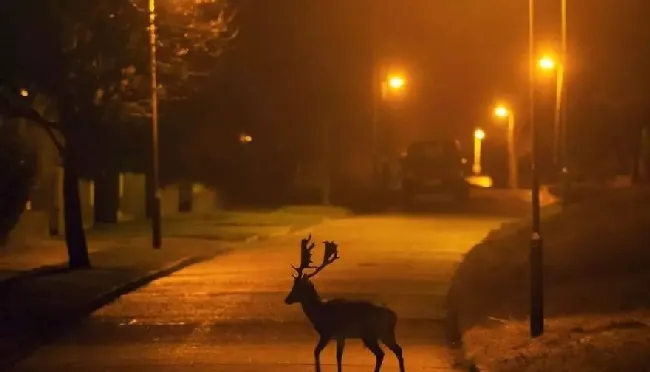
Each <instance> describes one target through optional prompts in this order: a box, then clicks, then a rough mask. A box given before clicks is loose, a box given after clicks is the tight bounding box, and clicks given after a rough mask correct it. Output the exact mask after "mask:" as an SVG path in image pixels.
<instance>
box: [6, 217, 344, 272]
mask: <svg viewBox="0 0 650 372" xmlns="http://www.w3.org/2000/svg"><path fill="white" fill-rule="evenodd" d="M347 215H348V212H347V211H346V210H345V209H343V208H339V207H321V206H300V207H296V206H291V207H283V208H280V209H276V210H271V211H261V210H260V211H238V212H215V213H212V214H203V215H196V214H187V215H178V216H176V217H173V218H166V219H164V220H163V230H162V232H163V237H164V239H165V240H166V239H168V238H174V239H178V238H190V239H205V240H215V241H222V242H241V241H248V240H255V239H264V238H268V237H273V236H278V235H283V234H287V233H289V232H291V231H295V230H300V229H303V228H306V227H308V226H313V225H317V224H319V223H321V222H323V221H325V220H328V219H331V218H341V217H345V216H347ZM150 234H151V227H150V225H149V223H148V222H146V221H142V222H127V223H120V224H117V225H108V226H97V227H96V228H94V229H91V230H89V231H87V232H86V236H87V238H88V249H89V251H90V253H91V254H92V253H95V252H99V251H103V250H105V249H107V248H111V247H114V246H115V245H116V243H118V245H124V244H135V242H138V241H142V243H137V244H144V246H150V245H151V242H150V241H149V240H147V239H150V238H149V236H150ZM163 244H165V243H163ZM66 261H67V251H66V246H65V242H64V241H63V239H61V238H52V239H30V238H27V239H25V242H24V244H22V245H20V246H17V247H4V248H2V247H0V283H2V282H4V281H6V280H14V279H16V278H20V277H24V276H25V275H34V274H39V273H46V272H48V271H52V270H54V271H56V269H57V268H60V266H61V265H64V264H65V262H66Z"/></svg>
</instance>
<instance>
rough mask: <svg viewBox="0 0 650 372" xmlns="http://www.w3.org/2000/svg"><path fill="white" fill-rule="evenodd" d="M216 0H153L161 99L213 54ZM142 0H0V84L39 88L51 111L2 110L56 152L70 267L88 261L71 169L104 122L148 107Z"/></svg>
mask: <svg viewBox="0 0 650 372" xmlns="http://www.w3.org/2000/svg"><path fill="white" fill-rule="evenodd" d="M224 1H225V0H198V1H197V0H157V3H159V4H161V7H160V9H159V12H158V15H159V16H160V19H159V22H158V24H160V30H159V35H160V38H159V41H158V43H157V45H156V46H157V48H158V49H159V53H158V54H159V60H160V61H161V64H160V65H161V67H164V68H161V74H160V85H159V86H158V87H157V89H160V90H161V93H163V94H162V95H161V98H163V99H164V98H176V97H177V96H180V97H183V96H185V92H187V91H188V90H189V91H191V90H192V88H193V84H194V82H193V79H192V77H193V76H195V75H197V74H199V73H200V75H205V74H206V73H208V72H209V70H210V69H209V66H210V63H208V61H210V58H214V56H216V55H218V54H219V50H220V47H221V45H220V42H219V40H220V38H221V37H222V36H223V34H225V33H227V32H228V29H227V18H226V17H225V14H226V13H225V12H226V8H225V6H226V5H225V2H224ZM147 3H148V2H147V1H146V0H94V1H79V0H21V1H19V2H12V4H11V5H10V6H6V7H2V9H0V33H2V34H3V35H12V36H13V37H10V38H8V37H4V38H2V40H0V47H1V48H2V50H3V52H4V58H3V59H1V60H0V85H4V86H8V88H7V89H5V90H8V91H12V92H16V91H19V90H20V88H26V89H27V90H28V91H29V92H30V93H31V94H30V96H34V95H36V96H39V95H40V96H47V97H49V98H50V99H49V101H50V102H52V104H53V105H54V108H55V111H56V119H57V120H56V122H48V121H47V120H44V119H43V118H42V117H40V118H38V117H36V118H33V117H31V116H33V115H31V113H33V112H36V111H35V110H25V109H23V108H21V109H16V107H14V106H13V105H12V102H13V101H15V100H12V99H5V98H4V97H0V109H1V110H2V111H1V112H5V113H10V114H11V115H13V116H28V115H26V114H25V113H30V119H32V121H35V122H37V123H40V124H42V125H43V126H44V128H46V129H47V130H48V131H49V133H50V137H51V138H52V140H53V141H54V142H55V143H56V145H57V147H58V148H59V150H60V151H61V154H62V157H63V165H64V169H65V172H64V181H63V185H64V186H63V190H64V210H65V224H66V243H67V246H68V253H69V255H70V257H69V258H70V266H71V267H89V261H88V252H87V244H86V241H85V235H84V232H83V227H82V219H81V205H80V201H79V190H78V182H77V181H78V177H79V174H80V169H81V168H84V167H85V166H87V165H88V162H87V161H86V160H88V159H93V158H97V157H101V154H102V151H103V150H105V149H106V147H105V146H102V144H105V143H106V140H107V138H110V137H107V136H106V135H105V134H106V133H110V130H111V124H114V123H115V122H121V121H124V120H126V119H129V118H130V117H132V116H144V115H147V110H146V109H143V107H145V106H146V107H149V106H150V105H149V103H148V101H147V100H145V99H143V97H145V96H146V95H147V92H148V87H149V86H150V85H151V84H148V82H147V79H146V78H145V76H148V75H149V74H148V72H149V70H148V68H149V67H150V65H149V63H148V61H149V38H148V34H147V25H148V14H147V7H145V5H147ZM2 88H3V86H0V89H2ZM127 103H130V105H129V104H127ZM45 111H46V110H45ZM38 114H40V115H43V112H39V113H38ZM34 119H35V120H34ZM53 130H57V131H58V132H59V133H60V134H61V135H62V137H63V140H62V141H58V139H57V136H56V135H54V133H53ZM84 163H86V164H84ZM92 165H93V164H92V162H91V165H90V167H91V168H92Z"/></svg>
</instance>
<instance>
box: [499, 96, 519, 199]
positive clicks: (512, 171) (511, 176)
mask: <svg viewBox="0 0 650 372" xmlns="http://www.w3.org/2000/svg"><path fill="white" fill-rule="evenodd" d="M494 116H496V117H498V118H507V119H508V140H507V142H508V184H509V186H510V188H511V189H513V190H516V189H517V188H518V186H517V181H518V178H519V177H518V175H517V157H516V154H515V113H514V112H513V111H512V110H510V109H508V108H507V107H506V106H503V105H499V106H496V107H495V108H494Z"/></svg>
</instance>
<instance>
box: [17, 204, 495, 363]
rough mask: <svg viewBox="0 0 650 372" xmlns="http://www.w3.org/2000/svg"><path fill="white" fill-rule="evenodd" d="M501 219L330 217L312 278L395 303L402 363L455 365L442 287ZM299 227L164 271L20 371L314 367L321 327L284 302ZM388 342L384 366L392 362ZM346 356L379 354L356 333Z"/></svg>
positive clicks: (333, 289)
mask: <svg viewBox="0 0 650 372" xmlns="http://www.w3.org/2000/svg"><path fill="white" fill-rule="evenodd" d="M503 221H504V217H496V216H487V215H485V214H468V213H453V214H436V215H425V214H423V215H411V216H405V215H399V214H393V215H383V216H375V217H357V218H353V219H349V220H338V221H333V222H329V223H326V224H324V225H321V226H319V227H317V228H315V229H313V231H312V232H313V234H314V238H315V239H316V240H317V241H318V242H320V241H322V240H335V241H337V242H338V243H339V244H340V248H339V250H340V254H341V259H340V260H338V261H337V262H336V263H334V264H333V265H332V266H330V267H328V268H326V269H325V270H324V271H323V272H321V273H320V274H319V275H318V276H317V277H315V278H314V283H315V284H316V287H317V289H318V290H319V292H320V293H321V295H322V296H323V297H325V298H331V297H337V296H342V297H349V298H365V299H370V300H373V301H378V302H382V303H385V304H386V305H388V306H389V307H391V308H392V309H393V310H395V311H396V312H397V314H398V316H399V321H398V330H397V337H398V341H399V342H400V343H401V344H402V346H403V348H404V357H405V360H406V369H407V371H452V370H454V369H453V367H452V364H453V361H452V359H453V358H452V356H451V354H450V352H449V351H448V350H447V349H446V347H445V343H444V324H443V322H442V319H443V317H444V296H445V291H446V289H447V286H448V283H449V280H450V278H451V275H452V273H453V271H454V269H455V267H456V266H457V264H458V262H459V260H460V258H461V255H462V254H463V253H464V252H466V251H467V250H468V249H469V248H470V247H471V246H472V245H473V244H474V243H475V242H477V241H478V240H480V239H481V238H483V237H484V236H485V234H486V233H487V232H488V231H489V230H490V229H492V228H495V227H497V226H498V225H499V224H500V223H501V222H503ZM300 237H301V236H299V235H297V234H296V235H291V236H284V237H279V238H275V239H273V240H268V241H260V242H253V243H248V244H246V245H243V246H241V248H240V249H238V250H237V251H234V252H232V253H229V254H227V255H224V256H220V257H218V258H216V259H214V260H212V261H209V262H205V263H202V264H198V265H195V266H191V267H189V268H187V269H185V270H182V271H180V272H178V273H176V274H174V275H172V276H170V277H167V278H163V279H161V280H158V281H156V282H154V283H152V284H150V285H149V286H147V287H145V288H142V289H141V290H139V291H137V292H134V293H132V294H130V295H127V296H124V297H123V298H121V299H120V300H118V301H116V302H115V303H113V304H111V305H109V306H106V307H105V308H103V309H100V310H99V311H97V312H96V313H95V314H93V315H92V316H91V317H90V318H89V319H87V320H86V321H85V322H84V323H83V324H81V325H80V326H79V327H77V328H76V329H74V330H72V331H71V332H69V334H67V335H66V336H64V337H62V338H61V339H60V340H59V341H57V342H56V343H54V344H51V345H49V346H46V347H44V348H41V349H40V350H38V351H37V352H36V353H35V354H33V355H32V356H31V357H30V358H29V359H27V360H25V361H24V362H22V363H21V364H19V365H18V366H17V367H16V368H15V371H20V372H27V371H30V372H36V371H43V372H44V371H48V372H51V371H67V372H72V371H124V372H128V371H137V372H148V371H152V372H153V371H156V372H167V371H189V372H193V371H211V372H216V371H236V372H240V371H241V372H248V371H251V372H252V371H260V372H261V371H280V370H282V371H289V372H293V371H313V370H314V369H313V364H312V363H313V362H312V360H313V357H312V351H313V347H314V345H315V342H316V339H317V337H316V334H315V332H314V331H313V330H312V328H311V327H310V326H309V324H308V322H307V319H306V318H305V317H304V315H303V314H302V312H301V308H300V306H298V305H294V306H287V305H285V304H284V302H283V300H284V298H285V296H286V295H287V293H288V291H289V290H290V287H291V284H292V279H291V273H292V269H291V268H290V266H289V265H290V264H292V263H293V264H298V258H299V240H300ZM319 249H322V247H319ZM321 255H322V251H321V250H318V251H317V252H316V253H315V254H314V260H315V261H319V260H320V259H321ZM334 350H335V347H334V346H333V344H331V345H330V346H329V347H328V348H327V349H325V351H324V352H323V355H322V357H321V361H322V363H323V366H324V367H323V371H324V372H325V371H335V368H336V367H335V365H336V364H335V352H334ZM385 351H386V352H387V354H386V358H385V362H384V369H383V370H385V371H397V370H398V369H397V362H396V360H395V357H394V356H393V355H392V354H390V352H389V351H388V350H387V349H385ZM343 358H344V371H346V372H354V371H371V370H372V366H373V365H374V357H373V356H372V354H370V352H368V351H367V350H365V349H364V348H363V347H362V346H361V343H360V342H357V341H351V342H349V343H348V346H347V348H346V350H345V354H344V357H343Z"/></svg>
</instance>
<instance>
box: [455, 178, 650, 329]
mask: <svg viewBox="0 0 650 372" xmlns="http://www.w3.org/2000/svg"><path fill="white" fill-rule="evenodd" d="M648 227H650V190H648V189H645V188H634V189H619V190H612V191H611V192H609V193H608V194H606V195H603V196H601V197H600V198H599V199H597V200H590V201H585V202H583V203H579V204H574V205H571V206H570V207H569V208H568V209H567V210H565V211H563V212H561V213H558V214H555V215H551V216H548V217H546V218H545V219H543V221H542V234H543V237H544V275H545V278H544V286H545V296H546V303H545V307H546V314H547V316H556V315H566V314H576V313H581V312H592V313H603V312H616V311H621V310H630V309H634V308H640V307H643V306H648V305H650V303H649V302H650V299H649V298H648V296H647V295H646V296H643V295H642V294H643V293H644V291H647V289H645V284H644V283H647V281H645V280H646V279H647V277H648V276H649V274H648V272H647V267H648V266H649V265H650V248H649V247H650V229H649V228H648ZM530 233H531V230H530V225H529V224H520V225H511V226H506V227H504V228H502V229H499V230H496V231H494V232H492V233H491V234H490V235H488V236H487V237H486V238H485V239H484V241H482V242H481V243H479V244H478V245H476V246H475V247H474V248H472V249H471V250H470V251H469V253H468V254H467V255H466V256H465V257H464V259H463V261H462V263H461V264H460V266H459V268H458V270H457V271H456V273H455V275H454V278H453V280H452V284H451V287H450V290H449V293H448V301H449V307H450V311H451V313H453V315H454V316H455V317H456V319H457V320H458V323H459V324H458V326H459V328H460V331H461V332H464V331H466V330H467V329H469V328H471V327H472V326H474V325H476V324H478V323H484V322H485V321H487V320H488V319H490V318H501V319H504V318H505V319H507V318H515V319H523V318H525V317H526V316H527V314H528V303H529V302H528V301H529V290H528V288H529V266H528V265H529V264H528V257H529V255H528V254H529V241H530Z"/></svg>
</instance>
